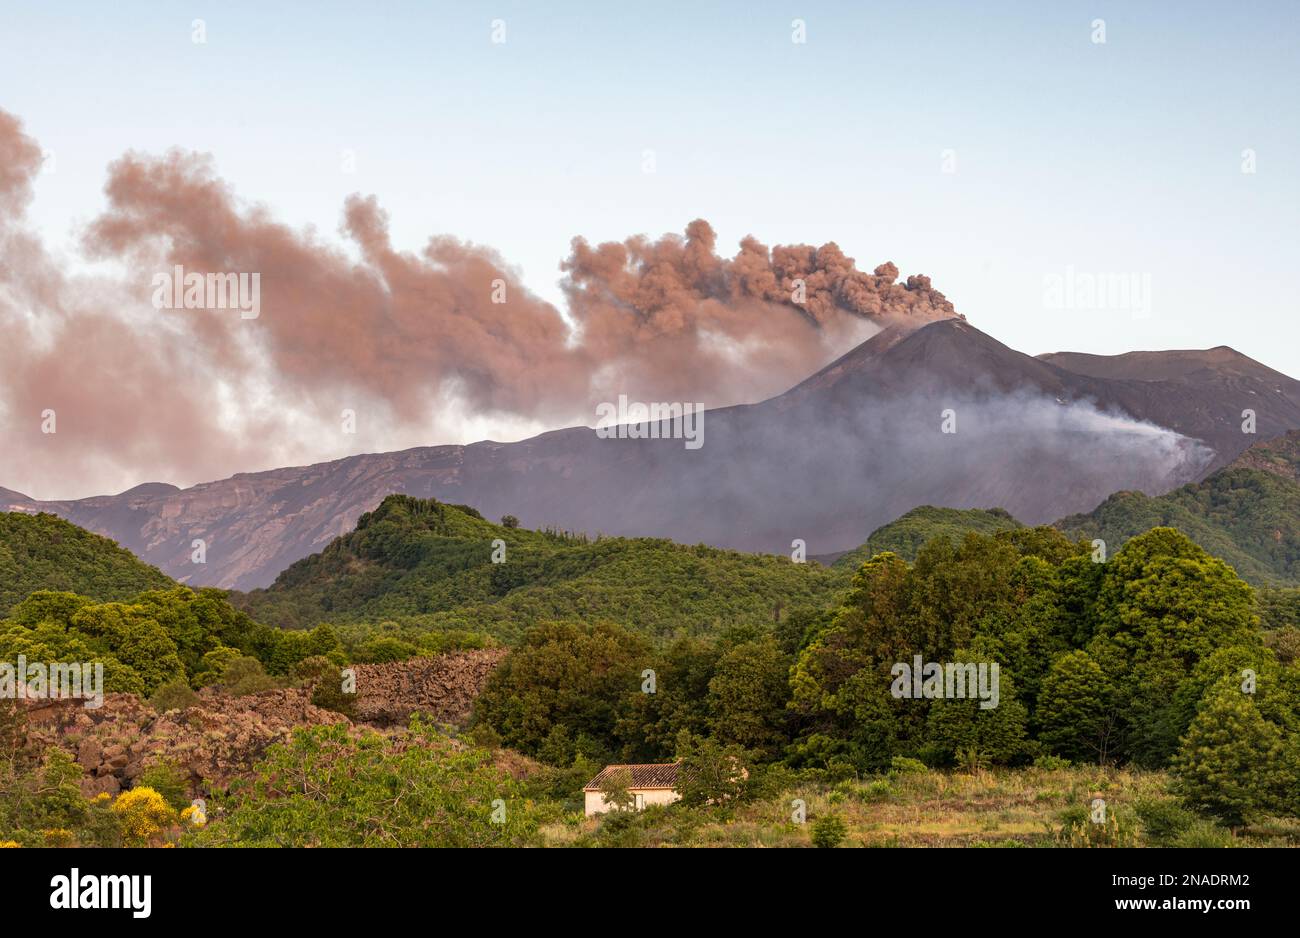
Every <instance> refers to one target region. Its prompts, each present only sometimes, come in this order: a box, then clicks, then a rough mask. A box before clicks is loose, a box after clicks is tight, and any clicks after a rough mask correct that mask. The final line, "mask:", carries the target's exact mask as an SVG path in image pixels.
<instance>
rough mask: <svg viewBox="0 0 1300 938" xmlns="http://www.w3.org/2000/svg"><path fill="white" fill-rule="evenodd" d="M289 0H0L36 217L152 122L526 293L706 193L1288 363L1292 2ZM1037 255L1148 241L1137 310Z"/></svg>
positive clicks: (85, 188)
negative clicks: (1250, 161)
mask: <svg viewBox="0 0 1300 938" xmlns="http://www.w3.org/2000/svg"><path fill="white" fill-rule="evenodd" d="M297 6H298V7H299V11H298V12H294V8H293V7H291V6H290V5H288V4H272V3H266V2H258V3H248V2H235V3H231V2H223V3H213V4H205V3H143V2H114V3H99V2H97V3H89V2H87V3H59V2H49V3H37V2H28V0H8V2H6V3H5V4H4V6H3V8H0V107H3V108H5V109H6V110H9V111H11V112H13V113H15V114H17V115H18V116H19V117H20V118H21V119H22V120H23V121H24V122H25V123H26V126H27V129H28V132H29V133H31V134H32V135H33V136H35V137H36V138H37V139H38V140H39V141H40V142H41V143H42V145H43V146H44V147H46V148H47V150H49V151H52V152H53V153H54V154H55V157H56V162H55V172H53V173H50V174H46V175H44V176H42V177H41V179H40V181H39V184H38V188H37V200H36V203H35V205H34V206H33V208H32V217H33V219H34V221H35V222H36V224H37V225H38V226H39V228H40V230H41V231H42V233H43V234H44V235H45V237H46V238H47V239H48V240H49V241H50V242H51V243H52V244H55V245H59V244H63V245H70V244H71V243H72V242H71V235H72V234H73V233H74V232H75V228H76V225H77V224H78V223H79V222H82V221H85V220H87V219H89V218H90V217H92V216H93V215H94V214H95V213H96V212H97V211H98V210H99V209H100V207H101V206H102V205H103V202H104V200H103V195H102V191H101V190H102V186H103V183H104V179H105V167H106V164H107V163H108V162H109V161H110V160H111V159H113V158H115V157H116V156H118V155H120V154H121V153H122V152H124V151H125V150H127V149H132V148H134V149H137V150H144V151H153V152H161V151H163V150H165V149H167V148H169V147H172V146H180V147H184V148H190V149H196V150H203V151H208V152H211V153H212V154H213V156H214V157H215V160H216V165H217V169H218V171H219V172H220V174H221V175H222V176H223V177H224V178H225V179H227V180H228V181H229V182H230V183H231V184H232V185H233V187H234V188H235V190H236V191H237V192H238V193H239V195H240V196H241V197H243V198H245V199H247V200H250V201H257V202H262V203H265V204H266V205H268V206H269V207H270V208H271V209H272V210H273V211H274V213H275V214H276V215H277V216H278V217H279V218H281V219H282V220H284V221H286V222H288V223H290V224H292V225H294V226H305V225H314V226H316V227H317V228H318V229H319V230H320V231H321V232H324V233H327V234H329V235H330V236H331V237H332V236H333V235H334V232H335V230H336V229H337V226H338V223H339V218H340V210H341V205H342V201H343V199H344V197H345V196H346V195H348V194H349V193H351V192H355V191H360V192H363V193H367V194H369V193H374V194H376V195H377V196H378V197H379V200H380V202H381V204H382V205H383V206H384V207H385V208H386V209H387V210H388V211H389V212H390V214H391V216H392V233H393V240H394V242H395V244H396V245H398V246H399V247H401V248H406V249H418V248H419V247H421V246H422V245H423V243H424V241H425V240H426V239H427V237H428V236H429V235H431V234H441V233H445V234H452V235H456V236H458V237H461V238H465V239H468V240H471V241H475V242H479V243H483V244H487V245H490V246H492V247H494V248H496V249H497V250H499V251H500V252H501V254H502V255H503V256H504V257H505V258H506V259H507V260H508V261H509V262H511V263H513V264H514V265H516V266H517V267H518V268H519V269H520V271H521V272H522V275H523V277H524V280H525V282H526V283H527V284H528V285H529V286H530V287H531V288H532V289H533V290H535V291H536V292H537V293H539V294H541V295H542V296H544V297H546V298H548V299H551V300H553V301H555V302H556V303H557V304H559V303H561V296H560V293H559V291H558V289H557V288H556V286H555V283H556V280H557V279H558V277H559V272H558V270H557V269H556V265H557V264H558V262H559V260H560V259H561V258H562V257H563V256H564V255H565V254H566V253H567V248H568V242H569V239H570V238H571V237H572V236H574V235H577V234H581V235H584V236H586V237H587V238H588V239H589V240H593V241H595V240H605V239H612V238H622V237H625V236H627V235H629V234H633V233H638V232H642V233H648V234H652V235H658V234H661V233H663V232H665V231H680V230H681V229H682V228H683V227H684V226H685V225H686V223H687V222H688V221H690V220H691V219H693V218H696V217H704V218H706V219H708V220H709V221H710V222H711V223H712V224H713V225H714V227H715V228H716V229H717V230H718V232H719V235H720V245H721V246H722V247H723V248H724V249H725V252H726V253H732V252H734V247H735V244H736V242H737V241H738V240H739V238H741V237H742V236H744V235H745V234H750V233H752V234H754V235H756V236H757V237H758V238H760V239H761V240H763V241H765V242H767V243H769V244H772V243H789V242H796V241H802V242H811V243H814V244H820V243H822V242H824V241H828V240H834V241H836V242H838V243H839V244H840V246H841V247H842V248H843V249H844V250H845V251H846V252H847V253H848V254H850V255H851V256H854V257H856V258H857V260H858V262H859V265H860V266H862V267H865V268H868V269H869V268H871V267H874V266H875V265H876V264H877V263H879V262H881V261H884V260H893V261H894V262H895V263H897V264H898V265H899V267H900V269H901V270H902V271H903V273H904V275H906V274H908V273H926V274H929V275H930V276H931V277H933V279H934V283H935V285H936V287H938V288H939V289H941V290H943V291H944V292H945V293H946V294H947V295H948V296H949V298H950V299H951V300H952V301H953V303H954V304H955V305H956V307H957V308H958V310H960V311H961V312H963V313H965V314H966V315H967V316H968V317H969V318H970V320H971V322H972V323H973V324H975V325H977V326H978V327H980V328H982V329H984V330H985V331H987V332H989V333H991V334H993V335H994V336H996V337H998V338H999V339H1001V340H1002V341H1004V342H1006V343H1008V344H1009V345H1011V346H1013V347H1015V348H1018V349H1021V350H1023V351H1026V352H1030V353H1038V352H1044V351H1056V350H1060V349H1075V350H1083V351H1094V352H1119V351H1125V350H1128V349H1132V348H1169V347H1205V346H1213V345H1218V344H1230V345H1233V346H1235V347H1236V348H1238V349H1240V350H1242V351H1243V352H1246V353H1247V354H1250V355H1252V356H1254V357H1256V358H1259V359H1260V360H1262V361H1264V362H1266V363H1268V364H1270V365H1273V366H1274V367H1277V368H1280V369H1282V370H1284V371H1287V372H1289V373H1291V374H1292V375H1295V376H1300V341H1297V339H1298V338H1300V329H1297V327H1296V325H1295V323H1296V319H1297V313H1300V308H1298V306H1300V301H1298V300H1297V296H1298V295H1300V273H1298V272H1297V271H1298V270H1300V265H1298V264H1297V255H1298V251H1297V248H1298V247H1300V236H1298V235H1297V219H1296V215H1297V208H1298V207H1300V198H1298V195H1300V187H1298V186H1297V169H1298V145H1300V117H1298V116H1297V113H1298V111H1297V103H1298V101H1297V97H1298V95H1300V92H1298V89H1300V81H1297V77H1298V76H1297V71H1298V70H1300V66H1297V62H1300V49H1298V48H1297V40H1298V39H1300V3H1295V2H1286V0H1278V2H1263V0H1237V2H1231V3H1208V2H1177V3H1175V2H1168V3H1154V2H1101V0H1092V2H1072V0H1070V2H1050V3H1044V2H1024V3H1019V2H1003V3H974V2H952V3H937V2H936V3H926V2H908V3H903V2H898V3H894V2H873V3H838V4H830V3H815V2H809V0H795V2H781V3H719V4H701V3H698V2H696V3H638V4H586V5H584V4H566V3H545V4H543V3H507V2H492V3H477V2H470V3H457V4H436V3H406V2H388V3H368V4H362V3H311V4H300V5H297ZM195 18H203V19H204V20H205V21H206V26H207V43H206V44H205V45H195V44H194V43H192V42H191V38H190V30H191V25H190V24H191V20H193V19H195ZM497 18H499V19H503V20H504V21H505V23H506V42H505V43H504V44H493V43H492V42H491V41H490V29H491V27H490V23H491V21H492V20H493V19H497ZM795 18H801V19H803V20H804V21H805V22H806V24H807V42H806V44H802V45H798V44H795V43H792V42H791V21H792V20H793V19H795ZM1097 18H1101V19H1104V20H1105V22H1106V39H1107V41H1106V43H1105V44H1104V45H1103V44H1096V43H1094V42H1092V41H1091V35H1092V26H1091V25H1090V24H1091V23H1092V21H1093V20H1094V19H1097ZM1246 148H1251V149H1253V150H1254V151H1255V152H1256V154H1257V161H1258V171H1257V173H1255V174H1253V175H1250V174H1243V173H1242V172H1241V162H1242V158H1241V152H1242V151H1243V150H1244V149H1246ZM345 149H353V150H355V151H356V154H357V171H356V173H355V174H353V175H347V174H344V173H343V172H341V171H340V162H341V153H342V151H344V150H345ZM647 149H649V150H653V151H654V152H655V160H656V172H655V173H654V174H653V175H647V174H645V173H643V172H642V154H643V151H645V150H647ZM946 149H951V150H953V151H954V152H955V156H956V172H955V173H952V174H945V173H942V172H941V171H940V169H941V154H942V152H943V151H944V150H946ZM1067 266H1070V267H1073V268H1074V269H1075V270H1076V271H1077V272H1083V273H1089V272H1108V273H1130V272H1131V273H1140V274H1149V275H1150V278H1151V279H1150V282H1151V311H1150V315H1149V316H1148V317H1146V318H1139V317H1135V316H1134V315H1133V314H1132V313H1131V312H1127V311H1123V310H1118V311H1117V310H1106V311H1094V312H1088V313H1081V312H1074V311H1060V310H1051V309H1045V308H1044V277H1045V275H1049V274H1053V273H1059V272H1063V271H1064V270H1065V268H1066V267H1067Z"/></svg>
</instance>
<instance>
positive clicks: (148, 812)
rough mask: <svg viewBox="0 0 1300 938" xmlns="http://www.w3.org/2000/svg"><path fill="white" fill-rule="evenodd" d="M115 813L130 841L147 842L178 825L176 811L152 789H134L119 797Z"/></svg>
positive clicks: (125, 835) (114, 805) (114, 804)
mask: <svg viewBox="0 0 1300 938" xmlns="http://www.w3.org/2000/svg"><path fill="white" fill-rule="evenodd" d="M113 811H114V812H115V813H116V814H117V816H118V820H119V821H120V822H121V824H122V835H123V836H124V837H125V838H126V839H127V840H128V841H135V842H141V841H147V840H149V839H150V838H152V837H156V836H157V835H158V834H160V833H162V831H163V829H164V828H167V827H171V826H172V825H174V824H175V823H176V811H175V809H173V808H172V807H171V805H169V804H168V803H167V801H166V800H165V799H164V798H163V796H162V795H160V794H158V792H156V791H154V790H153V789H152V788H148V787H145V786H141V787H139V788H132V789H131V790H130V791H127V792H123V793H122V794H120V795H118V796H117V800H116V801H114V802H113Z"/></svg>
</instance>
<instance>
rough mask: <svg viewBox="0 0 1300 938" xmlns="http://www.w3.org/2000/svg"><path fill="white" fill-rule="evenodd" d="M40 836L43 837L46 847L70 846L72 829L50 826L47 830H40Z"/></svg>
mask: <svg viewBox="0 0 1300 938" xmlns="http://www.w3.org/2000/svg"><path fill="white" fill-rule="evenodd" d="M41 836H43V837H44V838H45V845H46V846H48V847H71V846H72V831H70V830H67V829H66V828H62V827H52V828H50V829H49V830H43V831H41Z"/></svg>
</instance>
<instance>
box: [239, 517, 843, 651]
mask: <svg viewBox="0 0 1300 938" xmlns="http://www.w3.org/2000/svg"><path fill="white" fill-rule="evenodd" d="M502 546H504V554H503V555H501V554H498V556H503V562H500V563H494V562H493V553H494V551H496V550H497V549H498V548H500V547H502ZM846 583H847V579H846V578H845V577H844V576H843V575H841V574H840V573H838V572H832V571H830V570H827V569H826V568H824V567H822V566H821V565H819V564H796V563H792V562H791V561H790V560H789V559H787V558H782V557H773V556H764V555H754V554H742V553H737V552H734V551H725V550H718V549H716V548H712V547H705V546H702V545H701V546H696V547H687V546H683V545H680V544H673V543H670V542H667V541H662V540H654V539H649V538H635V539H625V538H602V539H600V540H598V541H589V540H588V539H587V538H585V537H583V536H575V535H568V534H563V533H557V532H546V531H541V532H539V531H529V530H525V529H523V528H513V527H511V528H507V527H503V526H500V525H495V524H491V523H489V522H487V521H485V520H483V519H482V517H481V516H479V515H478V513H477V512H476V511H474V510H473V509H471V508H466V507H463V506H454V505H445V504H441V503H439V502H437V501H434V500H422V499H415V498H410V497H408V496H399V495H394V496H390V497H388V498H386V499H384V501H383V502H382V503H381V504H380V506H379V507H378V508H377V509H376V510H375V511H373V512H370V513H367V514H365V515H363V516H362V517H361V518H360V519H359V520H358V522H357V527H356V529H355V530H354V531H352V532H350V533H348V534H346V535H344V536H342V537H340V538H338V539H337V540H335V541H334V542H333V543H331V544H330V545H329V546H328V547H327V548H326V549H325V550H324V551H321V552H320V553H318V554H313V555H312V556H310V557H307V558H304V559H303V560H300V561H298V562H297V563H295V564H293V565H292V566H291V567H289V569H287V570H285V571H284V573H282V574H281V575H280V576H279V577H278V578H277V579H276V581H275V583H274V584H273V585H272V586H271V587H270V588H268V589H265V590H255V591H253V592H251V593H247V594H242V595H241V594H234V595H233V597H232V601H233V602H234V603H235V604H236V605H237V606H239V607H241V608H243V609H244V610H245V611H247V612H249V613H250V615H252V616H253V618H255V619H257V620H258V621H262V622H267V623H270V624H274V625H279V626H290V627H305V626H312V625H315V624H317V623H319V622H336V623H352V622H361V621H366V622H381V621H384V620H391V621H394V622H397V623H399V624H404V625H406V626H408V627H410V628H412V629H414V630H417V631H418V630H424V629H465V630H470V631H475V632H487V633H489V634H491V635H493V636H494V637H496V638H499V639H503V640H506V641H510V640H513V639H516V638H518V637H519V636H520V635H521V634H522V633H523V631H524V629H526V628H527V627H528V626H530V625H533V624H536V623H538V622H540V621H543V620H547V619H564V618H580V619H584V620H588V621H595V620H600V619H609V620H612V621H617V622H618V623H619V624H621V625H623V626H625V627H627V628H630V629H633V630H636V631H638V632H641V633H642V634H645V635H648V636H667V635H672V634H676V633H698V632H713V631H716V630H718V629H720V628H724V627H727V626H732V625H747V624H752V625H758V624H768V623H771V622H773V621H774V619H775V617H776V616H777V614H778V612H780V613H781V614H782V615H784V613H785V612H788V611H789V610H791V609H793V608H797V607H800V606H810V607H811V606H817V607H820V606H822V605H824V604H826V603H828V602H829V601H831V600H832V599H833V597H834V595H835V593H836V591H837V590H838V589H840V588H842V587H843V586H844V585H846Z"/></svg>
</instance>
